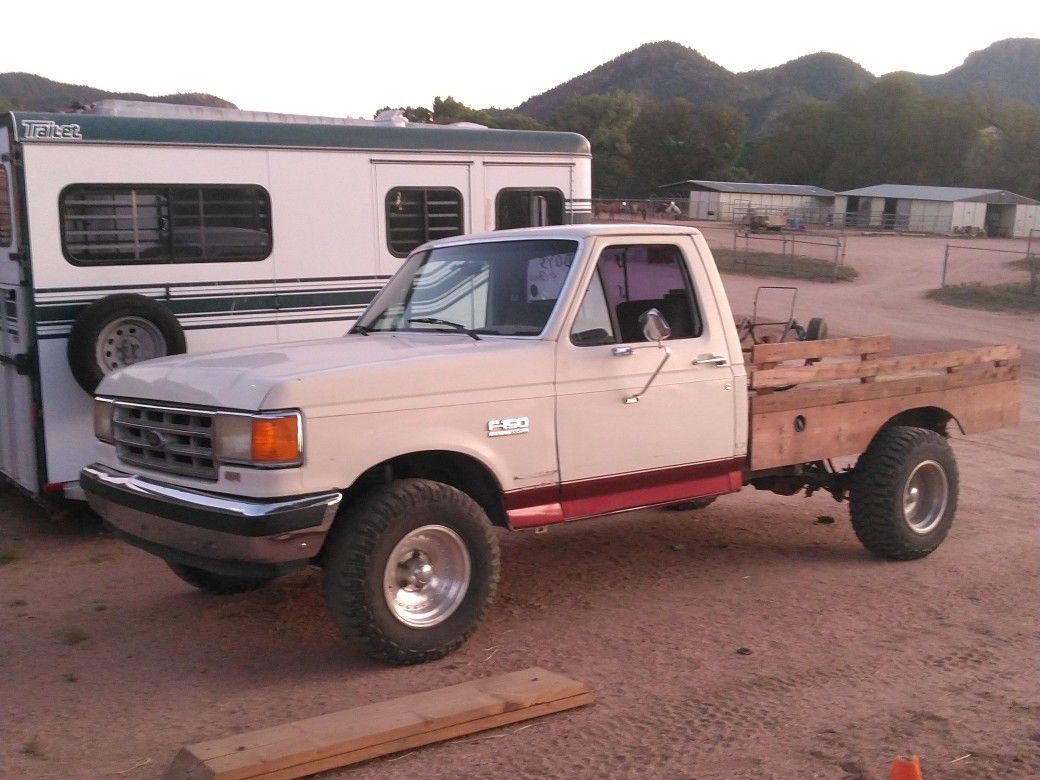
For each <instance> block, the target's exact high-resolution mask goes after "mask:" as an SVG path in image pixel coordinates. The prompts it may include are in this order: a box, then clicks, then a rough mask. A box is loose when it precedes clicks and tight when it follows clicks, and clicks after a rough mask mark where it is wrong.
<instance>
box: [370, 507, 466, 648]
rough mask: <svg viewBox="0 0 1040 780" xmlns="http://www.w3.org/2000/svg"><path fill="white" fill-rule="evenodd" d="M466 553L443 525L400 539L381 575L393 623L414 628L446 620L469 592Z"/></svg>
mask: <svg viewBox="0 0 1040 780" xmlns="http://www.w3.org/2000/svg"><path fill="white" fill-rule="evenodd" d="M470 569H471V565H470V558H469V550H467V549H466V543H465V542H464V541H462V537H461V536H459V535H458V534H457V533H455V532H454V531H453V530H451V529H450V528H448V527H446V526H443V525H424V526H422V527H421V528H416V529H415V530H414V531H412V532H410V533H409V534H407V535H406V536H404V538H402V539H401V541H399V542H398V543H397V544H396V545H395V546H394V549H393V550H392V551H391V552H390V557H389V558H387V561H386V568H385V569H384V571H383V595H384V596H385V597H386V604H387V606H388V607H389V608H390V612H392V613H393V615H394V617H396V618H397V619H398V620H400V621H401V622H402V623H404V624H405V625H406V626H411V627H412V628H430V627H431V626H435V625H437V624H438V623H442V622H443V621H445V620H447V619H448V617H449V616H450V615H451V614H452V613H453V612H454V611H455V610H456V609H458V608H459V605H460V604H462V600H463V599H464V598H465V597H466V592H467V591H468V590H469V580H470Z"/></svg>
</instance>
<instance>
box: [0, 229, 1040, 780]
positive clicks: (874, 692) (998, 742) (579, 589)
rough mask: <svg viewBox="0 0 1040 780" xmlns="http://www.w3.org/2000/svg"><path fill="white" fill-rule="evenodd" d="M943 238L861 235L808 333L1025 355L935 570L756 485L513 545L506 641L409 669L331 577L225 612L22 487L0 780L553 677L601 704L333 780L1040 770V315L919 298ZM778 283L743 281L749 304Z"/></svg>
mask: <svg viewBox="0 0 1040 780" xmlns="http://www.w3.org/2000/svg"><path fill="white" fill-rule="evenodd" d="M944 243H945V239H931V238H901V237H894V236H886V237H866V236H855V237H851V238H850V239H849V244H848V250H847V262H848V263H850V264H851V265H853V266H855V267H856V268H857V269H858V270H859V271H860V274H861V275H860V278H859V280H857V281H856V282H855V283H851V284H827V283H802V284H800V288H801V292H800V294H799V306H798V312H797V316H798V317H799V319H800V320H801V321H803V322H804V321H806V320H807V319H808V318H809V317H810V316H817V315H822V316H825V317H826V318H827V320H828V322H829V323H830V326H831V333H832V335H841V334H872V333H883V332H888V333H891V334H893V336H894V338H895V344H896V347H897V351H900V352H906V351H912V350H932V349H941V348H946V347H953V346H962V345H963V346H970V345H983V344H990V343H1002V342H1007V341H1015V342H1018V343H1020V344H1021V345H1022V346H1023V350H1024V357H1023V376H1024V399H1023V422H1022V425H1021V426H1020V427H1018V428H1017V429H1012V430H1004V431H996V432H993V433H990V434H985V435H979V436H974V437H972V438H971V439H964V438H961V437H957V438H955V440H954V444H953V446H954V449H955V451H956V454H957V457H958V459H959V463H960V471H961V495H960V509H959V512H958V516H957V522H956V523H955V525H954V528H953V531H952V533H951V535H950V537H949V538H948V539H947V541H946V542H945V543H944V545H943V546H942V547H941V548H940V549H939V550H938V551H936V552H935V553H934V554H933V555H931V556H930V557H928V558H926V559H924V560H921V561H917V562H911V563H892V562H885V561H880V560H876V559H874V558H872V557H871V556H870V555H868V554H867V553H866V551H865V550H863V548H862V547H861V546H860V545H859V543H858V542H857V541H856V538H855V536H854V535H853V533H852V529H851V527H850V525H849V523H848V509H847V506H846V505H844V504H837V503H835V502H834V501H833V500H832V499H831V498H830V497H829V496H827V495H816V496H814V497H812V498H809V499H806V498H802V497H794V498H781V497H779V496H773V495H771V494H765V493H758V492H756V491H754V490H749V491H745V492H742V493H739V494H737V495H734V496H728V497H725V498H723V499H720V500H719V501H718V502H716V503H715V504H714V505H713V506H711V507H709V508H708V509H705V510H702V511H699V512H689V513H674V512H657V511H654V512H649V511H645V512H639V513H633V514H629V515H624V516H615V517H610V518H604V519H599V520H590V521H585V522H582V523H576V524H573V525H567V526H557V527H552V528H550V529H549V530H548V531H546V532H545V533H538V534H536V533H534V532H524V533H516V534H506V533H504V532H503V533H502V537H501V543H502V559H503V573H502V581H501V584H500V586H499V594H498V598H497V601H496V602H495V604H494V606H493V608H492V610H491V612H490V615H489V618H488V620H487V621H486V622H485V623H484V624H483V625H482V627H481V628H480V629H479V630H478V631H477V633H476V634H475V636H474V637H473V638H472V639H471V640H470V641H469V642H468V643H467V644H466V645H465V646H464V647H463V648H462V649H461V650H460V651H459V652H457V653H455V654H454V655H452V656H449V657H448V658H446V659H444V660H442V661H439V662H435V663H431V664H427V665H425V666H421V667H411V668H404V669H398V668H391V667H386V666H382V665H380V664H378V663H375V662H373V661H370V660H368V659H367V658H365V657H364V656H362V655H360V654H359V653H358V652H357V651H355V650H354V649H353V648H352V647H350V646H348V645H346V644H344V643H343V642H341V641H340V640H339V639H338V638H337V636H336V634H335V632H334V629H333V627H332V625H331V623H330V622H329V620H328V618H327V617H326V616H325V612H324V609H323V607H322V603H321V598H320V574H319V573H317V572H311V573H303V574H300V575H296V576H293V577H290V578H287V579H284V580H281V581H277V582H275V583H273V584H271V585H270V586H268V587H266V588H264V589H263V590H261V591H259V592H257V593H252V594H246V595H241V596H232V597H222V598H217V597H207V596H204V595H202V594H200V593H197V592H195V591H194V590H193V589H192V588H190V587H189V586H187V585H185V584H184V583H182V582H181V581H180V580H178V579H177V578H176V577H174V576H173V574H172V573H170V572H169V571H167V570H166V568H165V567H164V566H163V565H162V564H161V562H159V561H158V560H157V559H155V558H152V557H150V556H149V555H147V554H145V553H143V552H141V551H139V550H136V549H133V548H131V547H128V546H125V545H123V544H121V543H118V542H116V541H114V540H112V539H110V538H108V537H107V536H105V535H104V534H102V533H101V532H99V531H98V530H97V529H96V528H92V527H90V526H89V524H86V523H84V522H83V520H82V518H79V519H77V518H74V517H73V518H67V519H65V520H63V521H57V522H56V521H49V520H46V519H44V518H43V517H42V516H41V514H40V513H39V512H38V511H37V510H36V509H35V508H34V507H33V505H31V504H29V503H28V502H27V501H25V500H24V499H22V498H21V497H20V496H19V495H17V494H15V493H14V492H11V491H8V492H5V493H3V494H0V551H4V552H7V553H13V556H14V557H15V560H13V561H10V562H7V563H4V564H3V565H0V776H2V777H5V778H6V777H12V778H14V777H26V778H100V777H113V778H115V777H119V778H154V777H159V776H160V775H161V774H162V772H163V771H164V769H165V767H166V766H167V765H168V764H169V763H170V761H171V759H172V758H173V755H174V753H175V752H176V750H177V749H178V747H179V746H181V745H183V744H184V743H190V742H194V741H198V740H203V739H209V738H215V737H218V736H223V735H227V734H231V733H235V732H239V731H243V730H248V729H254V728H258V727H263V726H270V725H275V724H279V723H283V722H285V721H288V720H294V719H298V718H304V717H309V716H313V715H318V714H322V713H326V712H330V711H334V710H339V709H343V708H347V707H351V706H355V705H359V704H366V703H370V702H375V701H380V700H384V699H388V698H392V697H395V696H401V695H405V694H408V693H413V692H417V691H423V690H428V689H432V688H437V687H440V686H443V685H448V684H453V683H457V682H462V681H465V680H469V679H472V678H476V677H481V676H486V675H490V674H495V673H499V672H505V671H512V670H516V669H520V668H523V667H526V666H530V665H536V664H537V665H541V666H544V667H546V668H549V669H553V670H556V671H560V672H563V673H565V674H568V675H571V676H573V677H577V678H579V679H581V680H584V681H586V682H587V683H589V684H590V685H591V686H592V687H593V688H594V689H595V690H596V691H597V693H598V697H599V698H598V701H597V702H596V703H595V704H593V705H592V706H590V707H587V708H584V709H581V710H576V711H573V712H567V713H561V714H558V715H553V716H549V717H548V718H544V719H542V720H538V721H533V722H532V723H531V724H530V725H524V726H523V727H522V728H521V727H520V726H513V727H508V728H505V729H501V730H498V731H495V732H489V733H486V734H482V735H476V736H473V737H470V738H464V739H460V740H455V741H453V742H449V743H446V744H441V745H436V746H432V747H428V748H424V749H420V750H416V751H414V752H411V753H406V754H404V755H401V756H397V757H392V758H389V759H381V760H377V761H373V762H370V763H368V764H365V765H361V766H359V767H356V768H352V769H349V770H343V771H340V772H338V773H337V772H333V773H328V775H327V776H329V777H351V778H358V780H360V779H361V778H366V779H367V778H385V777H395V778H396V777H401V778H404V777H424V778H460V777H475V778H476V777H480V778H484V777H487V778H491V777H524V778H591V777H597V778H628V777H630V778H756V779H757V778H784V779H786V778H808V777H819V778H887V777H888V767H889V765H890V764H891V761H892V759H893V758H895V757H896V756H898V755H900V754H903V755H908V754H918V755H920V756H921V758H922V763H923V767H924V776H925V778H927V780H936V779H937V778H973V779H974V778H983V777H994V778H995V777H1001V778H1011V777H1016V778H1017V777H1021V778H1034V777H1040V675H1038V671H1040V669H1038V661H1040V636H1038V623H1037V605H1038V603H1040V602H1038V600H1037V582H1038V579H1037V575H1038V568H1040V556H1038V554H1037V517H1038V509H1037V505H1038V501H1037V500H1038V498H1040V487H1038V483H1040V480H1038V478H1040V465H1038V464H1040V411H1038V410H1040V404H1038V401H1040V318H1038V317H1035V316H1017V315H1007V314H993V313H987V312H976V311H967V310H961V309H953V308H947V307H945V306H942V305H940V304H937V303H932V302H930V301H926V300H924V299H922V298H921V293H922V291H923V290H925V289H927V288H929V287H933V286H935V285H936V283H937V281H938V278H939V273H940V270H941V264H942V256H943V244H944ZM980 245H982V244H981V243H980ZM992 245H994V246H1001V247H1007V246H1009V245H1011V242H1007V241H1003V242H996V241H995V242H992ZM996 257H999V256H996ZM994 262H997V261H994ZM761 283H768V282H764V280H760V279H751V278H747V277H731V278H728V279H727V286H728V288H729V290H730V294H731V296H732V297H733V299H734V301H735V304H734V309H735V310H737V311H740V310H743V309H745V308H747V307H749V305H750V300H751V296H752V294H753V291H754V288H755V286H756V285H758V284H761ZM780 283H783V282H780ZM832 519H833V522H832ZM741 649H744V650H741ZM738 651H740V652H738ZM747 651H750V652H747Z"/></svg>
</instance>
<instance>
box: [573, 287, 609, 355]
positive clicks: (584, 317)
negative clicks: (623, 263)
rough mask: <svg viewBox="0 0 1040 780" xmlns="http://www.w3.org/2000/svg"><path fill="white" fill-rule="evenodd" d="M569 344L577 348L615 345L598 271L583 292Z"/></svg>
mask: <svg viewBox="0 0 1040 780" xmlns="http://www.w3.org/2000/svg"><path fill="white" fill-rule="evenodd" d="M571 343H572V344H574V345H576V346H579V347H594V346H598V345H600V344H616V343H617V337H616V335H615V332H614V323H613V321H612V320H611V317H610V310H609V309H608V308H607V297H606V295H605V294H604V293H603V279H602V277H601V276H600V273H599V269H598V268H597V269H596V272H595V273H594V274H593V275H592V281H591V282H590V283H589V289H588V290H586V291H585V297H584V298H583V299H582V302H581V308H579V309H578V316H577V317H575V318H574V324H573V325H572V326H571Z"/></svg>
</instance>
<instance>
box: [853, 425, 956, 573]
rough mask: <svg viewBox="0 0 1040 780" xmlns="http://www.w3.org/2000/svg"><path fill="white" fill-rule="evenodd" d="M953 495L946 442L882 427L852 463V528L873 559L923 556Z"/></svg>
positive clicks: (940, 531)
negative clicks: (854, 463) (853, 468)
mask: <svg viewBox="0 0 1040 780" xmlns="http://www.w3.org/2000/svg"><path fill="white" fill-rule="evenodd" d="M957 491H958V477H957V462H956V460H955V459H954V456H953V450H951V449H950V445H949V443H947V441H946V439H944V438H943V437H942V436H940V435H939V434H938V433H936V432H935V431H931V430H927V429H925V428H910V427H905V426H893V427H891V428H885V429H883V430H881V431H880V432H878V434H877V435H876V436H875V437H874V439H873V441H871V443H870V446H869V447H867V451H866V452H864V453H863V454H862V455H861V456H860V457H859V461H858V462H857V463H856V469H855V472H854V473H853V479H852V491H851V495H850V500H849V515H850V516H851V518H852V527H853V529H854V530H855V531H856V536H857V537H858V538H859V540H860V541H861V542H862V543H863V546H864V547H866V548H867V549H868V550H870V551H871V552H872V553H874V554H875V555H877V556H879V557H882V558H889V559H891V560H897V561H908V560H913V559H915V558H923V557H924V556H926V555H928V554H929V553H930V552H932V551H933V550H934V549H935V548H936V547H938V546H939V545H940V544H941V543H942V541H943V539H945V538H946V534H948V533H949V531H950V526H951V525H952V524H953V516H954V514H955V513H956V511H957Z"/></svg>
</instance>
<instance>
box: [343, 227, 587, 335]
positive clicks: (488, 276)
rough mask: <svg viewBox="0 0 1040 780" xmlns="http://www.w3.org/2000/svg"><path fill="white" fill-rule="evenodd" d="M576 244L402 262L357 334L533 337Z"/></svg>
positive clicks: (540, 243)
mask: <svg viewBox="0 0 1040 780" xmlns="http://www.w3.org/2000/svg"><path fill="white" fill-rule="evenodd" d="M577 249H578V242H577V241H566V240H553V239H540V240H531V241H494V242H487V243H481V244H463V245H459V246H445V247H437V248H435V249H431V250H428V251H426V252H419V253H416V254H414V255H412V256H411V257H409V258H408V260H407V261H405V264H404V265H403V266H402V267H401V270H400V271H398V272H397V274H396V275H395V276H394V277H393V278H392V279H391V280H390V282H389V283H388V284H387V286H386V287H385V288H384V289H383V291H382V292H381V293H380V294H379V295H378V296H376V299H375V300H374V301H372V304H371V306H369V308H368V310H367V311H366V312H365V313H364V314H363V315H362V317H361V319H360V320H358V324H357V326H355V330H358V331H361V332H378V331H397V330H409V331H462V332H466V333H468V334H469V335H471V336H473V337H476V334H494V335H501V336H537V335H538V334H540V333H541V332H542V330H543V329H544V328H545V324H546V322H548V321H549V315H550V314H552V311H553V308H554V307H555V305H556V300H557V299H558V298H559V297H560V292H561V290H562V289H563V283H564V282H565V281H566V279H567V273H568V272H569V271H570V267H571V264H572V263H573V262H574V256H575V254H576V253H577Z"/></svg>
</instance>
